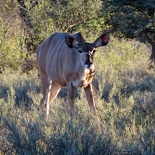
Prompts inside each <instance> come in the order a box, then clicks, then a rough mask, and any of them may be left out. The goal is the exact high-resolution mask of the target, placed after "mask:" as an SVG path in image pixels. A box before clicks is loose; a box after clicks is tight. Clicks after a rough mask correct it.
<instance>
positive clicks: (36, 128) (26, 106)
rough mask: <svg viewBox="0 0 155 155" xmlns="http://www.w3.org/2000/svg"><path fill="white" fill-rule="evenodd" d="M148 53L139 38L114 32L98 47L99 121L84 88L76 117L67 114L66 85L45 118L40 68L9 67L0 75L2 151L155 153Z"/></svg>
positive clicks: (154, 75)
mask: <svg viewBox="0 0 155 155" xmlns="http://www.w3.org/2000/svg"><path fill="white" fill-rule="evenodd" d="M148 57H149V48H148V47H147V46H145V45H143V44H140V43H139V42H137V41H135V40H133V41H129V40H128V41H126V40H122V41H119V40H116V39H113V38H112V39H111V42H110V44H109V45H108V46H107V47H105V48H103V49H102V48H101V49H100V50H99V51H97V52H96V55H95V66H96V76H95V79H94V81H93V86H94V97H95V103H96V106H97V109H98V117H99V124H98V123H97V120H96V117H95V116H93V115H92V114H91V113H90V110H89V106H88V104H87V102H86V99H85V96H84V92H83V90H81V89H78V91H77V95H76V96H77V97H76V99H75V111H76V117H75V118H73V119H72V120H71V119H70V118H69V115H68V110H67V107H68V106H67V100H66V92H65V89H63V90H62V91H61V92H60V94H59V95H58V97H57V98H56V99H55V100H54V101H53V103H52V104H51V106H50V118H49V119H48V120H45V119H43V118H42V116H41V115H40V113H39V111H38V106H39V102H40V99H41V97H42V95H41V93H40V81H39V78H38V75H37V71H32V72H31V73H30V74H29V75H23V74H22V75H21V74H20V71H16V72H15V71H10V70H6V71H5V73H4V74H1V75H0V80H1V84H0V154H6V155H10V154H13V155H15V154H16V155H29V154H30V155H33V154H34V155H36V154H41V155H44V154H50V155H51V154H52V155H61V154H62V155H103V154H106V155H108V154H109V155H110V154H111V155H115V154H116V155H120V154H122V155H128V154H133V155H134V154H135V155H142V154H145V155H153V154H155V110H154V109H155V102H154V101H155V72H154V70H148V69H147V67H148V65H147V64H148Z"/></svg>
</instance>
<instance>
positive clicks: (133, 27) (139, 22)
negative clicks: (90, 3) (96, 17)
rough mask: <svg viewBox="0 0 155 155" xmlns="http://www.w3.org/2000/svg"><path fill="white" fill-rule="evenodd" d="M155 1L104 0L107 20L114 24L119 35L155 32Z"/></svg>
mask: <svg viewBox="0 0 155 155" xmlns="http://www.w3.org/2000/svg"><path fill="white" fill-rule="evenodd" d="M154 11H155V3H154V1H153V0H149V1H143V0H138V1H131V0H121V1H120V0H104V1H103V14H104V18H105V22H106V23H107V24H108V25H110V26H112V28H113V30H114V34H115V35H116V36H118V37H122V36H125V37H129V38H134V37H137V36H139V34H141V33H152V34H153V33H154V32H155V25H154V20H155V16H154Z"/></svg>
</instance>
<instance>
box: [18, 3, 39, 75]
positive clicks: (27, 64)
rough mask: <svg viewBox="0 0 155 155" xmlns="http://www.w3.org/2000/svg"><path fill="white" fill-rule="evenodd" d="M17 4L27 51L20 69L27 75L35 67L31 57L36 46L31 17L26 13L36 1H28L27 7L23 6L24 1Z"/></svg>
mask: <svg viewBox="0 0 155 155" xmlns="http://www.w3.org/2000/svg"><path fill="white" fill-rule="evenodd" d="M18 4H19V11H20V12H19V15H20V17H21V19H22V22H23V24H24V32H25V34H24V37H25V39H24V40H25V46H26V49H27V52H28V54H27V57H26V58H25V60H24V62H23V64H22V66H21V68H22V72H26V73H28V71H29V70H31V69H33V68H34V67H35V65H34V64H35V63H34V62H33V60H32V58H31V55H32V54H33V53H35V51H36V48H37V46H36V45H35V42H34V34H33V32H34V31H33V29H34V27H33V24H32V22H31V16H30V15H29V12H28V11H31V10H32V9H33V8H34V7H35V6H36V5H37V4H38V0H35V1H34V2H33V1H30V5H29V7H27V6H26V5H25V1H24V0H18Z"/></svg>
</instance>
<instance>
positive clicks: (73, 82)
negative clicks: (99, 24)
mask: <svg viewBox="0 0 155 155" xmlns="http://www.w3.org/2000/svg"><path fill="white" fill-rule="evenodd" d="M108 41H109V32H108V31H105V32H104V33H103V34H101V35H100V36H99V37H98V38H97V39H96V40H95V41H94V42H93V43H88V42H86V41H85V39H84V38H83V37H82V34H81V33H80V32H79V33H76V34H73V35H72V34H68V33H57V32H56V33H53V34H52V35H51V36H50V37H49V38H47V39H46V40H45V41H44V42H43V43H41V45H40V46H39V47H38V49H37V62H38V70H39V74H40V78H41V88H42V93H43V98H42V100H41V104H40V108H41V109H42V110H43V108H44V106H45V105H46V114H47V117H48V115H49V105H50V103H51V102H52V101H53V100H54V98H55V97H56V96H57V94H58V92H59V90H60V89H61V88H62V87H63V86H67V96H68V103H69V114H70V115H71V116H73V115H74V89H75V88H77V87H83V88H84V90H85V95H86V98H87V101H88V104H89V106H90V109H91V111H93V112H94V113H96V107H95V104H94V99H93V90H92V80H93V78H94V75H95V68H94V64H93V57H94V53H95V51H96V50H97V48H98V47H100V46H105V45H107V43H108Z"/></svg>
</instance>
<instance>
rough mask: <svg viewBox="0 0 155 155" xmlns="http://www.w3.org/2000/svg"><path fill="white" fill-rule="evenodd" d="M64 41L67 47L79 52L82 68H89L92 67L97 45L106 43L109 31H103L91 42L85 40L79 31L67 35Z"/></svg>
mask: <svg viewBox="0 0 155 155" xmlns="http://www.w3.org/2000/svg"><path fill="white" fill-rule="evenodd" d="M65 41H66V44H67V45H68V47H69V48H74V49H75V50H77V51H78V52H79V54H80V62H81V65H82V66H83V67H84V68H87V69H91V68H94V64H93V57H94V53H95V51H96V50H97V48H98V47H100V46H105V45H107V43H108V41H109V32H108V31H105V32H104V33H103V34H102V35H100V36H99V37H98V38H97V39H96V40H95V41H94V42H93V43H89V42H86V41H85V39H84V38H83V37H82V34H81V33H76V34H74V35H67V36H66V38H65Z"/></svg>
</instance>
